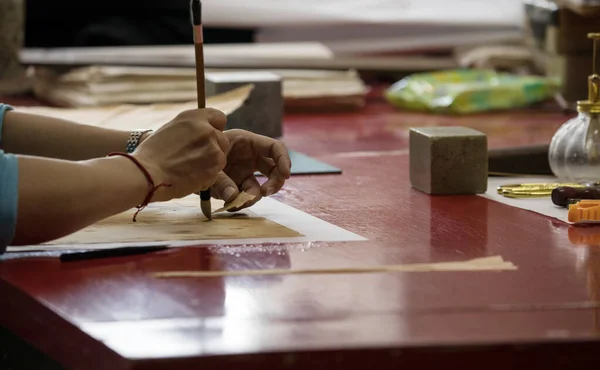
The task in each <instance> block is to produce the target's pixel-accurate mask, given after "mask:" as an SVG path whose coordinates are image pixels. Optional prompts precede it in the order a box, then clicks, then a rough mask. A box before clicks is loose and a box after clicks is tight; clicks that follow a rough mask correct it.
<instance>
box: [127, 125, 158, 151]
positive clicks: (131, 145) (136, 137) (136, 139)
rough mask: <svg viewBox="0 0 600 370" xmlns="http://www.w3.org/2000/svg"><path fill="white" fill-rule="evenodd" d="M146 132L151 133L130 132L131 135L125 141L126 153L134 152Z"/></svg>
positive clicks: (141, 131) (143, 131) (142, 131)
mask: <svg viewBox="0 0 600 370" xmlns="http://www.w3.org/2000/svg"><path fill="white" fill-rule="evenodd" d="M147 132H152V130H134V131H131V134H129V139H127V147H126V151H127V153H129V154H131V153H133V152H134V151H135V149H136V148H137V146H138V145H139V143H140V139H141V138H142V136H143V135H144V134H145V133H147Z"/></svg>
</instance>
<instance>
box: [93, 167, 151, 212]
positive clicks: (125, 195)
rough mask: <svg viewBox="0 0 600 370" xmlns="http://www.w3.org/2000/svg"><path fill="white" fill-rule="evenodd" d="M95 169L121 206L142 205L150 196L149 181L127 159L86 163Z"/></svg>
mask: <svg viewBox="0 0 600 370" xmlns="http://www.w3.org/2000/svg"><path fill="white" fill-rule="evenodd" d="M86 162H87V164H88V165H89V166H91V167H93V169H94V172H96V173H97V174H98V175H99V178H101V179H102V180H101V181H102V182H103V183H104V184H105V186H106V187H107V188H109V189H111V192H112V193H113V194H114V197H115V198H117V199H118V201H119V202H120V203H121V204H126V205H127V207H128V208H133V207H135V206H137V205H139V204H141V203H142V202H143V201H144V199H145V198H146V195H147V194H148V181H147V180H146V178H145V176H144V174H143V173H142V172H141V171H140V170H139V169H138V168H137V167H136V165H135V164H134V163H132V162H131V161H130V160H129V159H127V158H125V157H117V156H115V157H104V158H97V159H92V160H88V161H86ZM115 200H116V199H115Z"/></svg>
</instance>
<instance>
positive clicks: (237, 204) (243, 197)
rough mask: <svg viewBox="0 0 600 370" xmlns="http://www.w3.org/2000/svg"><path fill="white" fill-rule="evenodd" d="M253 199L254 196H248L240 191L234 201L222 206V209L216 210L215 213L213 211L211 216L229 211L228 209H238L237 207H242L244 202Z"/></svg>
mask: <svg viewBox="0 0 600 370" xmlns="http://www.w3.org/2000/svg"><path fill="white" fill-rule="evenodd" d="M254 198H256V196H254V195H252V194H248V193H246V192H245V191H242V192H241V193H240V194H238V196H237V197H236V198H235V199H234V200H232V201H231V202H229V203H228V204H225V205H223V207H221V208H219V209H217V210H216V211H213V214H214V213H220V212H225V211H229V210H230V209H235V208H239V207H241V206H243V205H244V204H246V202H249V201H251V200H252V199H254Z"/></svg>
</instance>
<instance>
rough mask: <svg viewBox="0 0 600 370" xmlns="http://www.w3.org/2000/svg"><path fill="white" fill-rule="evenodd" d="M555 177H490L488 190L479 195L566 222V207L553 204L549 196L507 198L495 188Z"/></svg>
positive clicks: (543, 180)
mask: <svg viewBox="0 0 600 370" xmlns="http://www.w3.org/2000/svg"><path fill="white" fill-rule="evenodd" d="M556 181H557V179H556V178H555V177H550V176H547V177H543V176H542V177H490V178H489V179H488V190H487V192H486V193H485V194H481V195H480V196H482V197H485V198H488V199H491V200H494V201H496V202H499V203H504V204H507V205H510V206H513V207H517V208H521V209H525V210H528V211H532V212H536V213H539V214H542V215H545V216H548V217H552V218H555V219H557V220H560V221H563V222H568V219H567V218H568V211H567V209H566V208H561V207H558V206H555V205H554V204H553V203H552V200H551V199H550V197H545V198H526V199H518V198H517V199H514V198H507V197H505V196H503V195H501V194H498V192H497V190H496V189H497V188H498V186H501V185H508V184H524V183H536V182H544V183H549V182H556Z"/></svg>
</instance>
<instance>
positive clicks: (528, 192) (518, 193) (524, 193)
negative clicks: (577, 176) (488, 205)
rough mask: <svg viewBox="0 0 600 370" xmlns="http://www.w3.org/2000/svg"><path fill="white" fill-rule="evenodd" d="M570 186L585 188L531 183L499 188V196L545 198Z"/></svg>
mask: <svg viewBox="0 0 600 370" xmlns="http://www.w3.org/2000/svg"><path fill="white" fill-rule="evenodd" d="M561 186H569V187H572V188H584V187H585V186H584V185H581V184H576V183H530V184H508V185H502V186H499V187H498V189H497V190H498V194H501V195H503V196H505V197H507V198H544V197H549V196H550V195H552V190H554V189H556V188H558V187H561Z"/></svg>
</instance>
